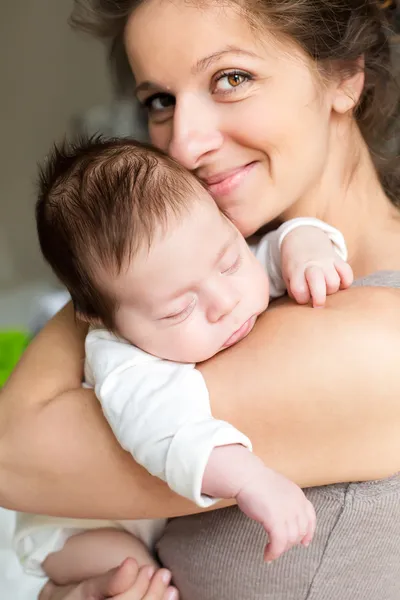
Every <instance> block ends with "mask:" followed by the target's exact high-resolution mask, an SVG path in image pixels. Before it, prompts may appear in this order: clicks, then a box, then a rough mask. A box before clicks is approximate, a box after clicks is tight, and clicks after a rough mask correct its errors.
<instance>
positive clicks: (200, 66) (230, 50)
mask: <svg viewBox="0 0 400 600" xmlns="http://www.w3.org/2000/svg"><path fill="white" fill-rule="evenodd" d="M225 54H236V55H238V56H249V57H251V58H259V56H257V54H255V53H254V52H251V51H250V50H243V49H242V48H239V47H236V46H228V47H227V48H224V50H218V51H217V52H213V53H212V54H210V55H209V56H205V57H204V58H201V59H200V60H198V61H197V62H196V64H195V65H194V67H193V68H192V74H193V75H198V74H199V73H201V72H203V71H205V70H206V69H208V68H209V67H210V66H211V65H213V64H214V63H215V62H217V61H218V60H219V59H220V58H221V57H222V56H225ZM159 89H160V86H159V85H157V84H156V83H154V82H152V81H143V82H142V83H140V84H139V85H138V86H136V88H135V94H139V93H140V92H151V91H153V90H154V91H155V90H159Z"/></svg>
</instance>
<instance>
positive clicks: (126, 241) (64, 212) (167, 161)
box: [36, 136, 201, 330]
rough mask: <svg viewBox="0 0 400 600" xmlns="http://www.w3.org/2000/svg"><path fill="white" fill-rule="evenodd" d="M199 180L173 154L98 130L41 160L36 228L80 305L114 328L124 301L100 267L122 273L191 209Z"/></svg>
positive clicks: (89, 316)
mask: <svg viewBox="0 0 400 600" xmlns="http://www.w3.org/2000/svg"><path fill="white" fill-rule="evenodd" d="M200 187H201V183H200V182H199V181H198V180H197V179H196V178H195V176H194V175H192V174H190V173H189V172H188V171H186V169H184V168H183V167H182V166H180V165H179V164H178V163H177V162H175V161H174V160H172V159H171V158H169V157H168V156H167V155H165V154H164V153H162V152H161V151H159V150H157V149H155V148H153V147H151V146H149V145H146V144H142V143H139V142H137V141H134V140H131V139H126V138H124V139H105V138H102V137H101V136H95V137H92V138H89V139H83V138H82V139H80V140H78V141H76V142H67V141H64V142H63V143H62V144H60V145H58V146H57V145H55V146H54V148H53V150H52V152H51V153H50V155H49V156H48V157H47V159H46V160H45V163H44V165H43V166H42V167H40V172H39V194H38V201H37V204H36V223H37V231H38V236H39V243H40V247H41V250H42V253H43V256H44V258H45V259H46V261H47V262H48V263H49V264H50V266H51V268H52V269H53V271H54V273H55V274H56V275H57V277H58V278H59V279H60V281H61V282H62V283H63V284H64V285H65V286H66V288H67V289H68V291H69V292H70V294H71V297H72V299H73V303H74V307H75V310H76V311H77V312H78V313H81V314H82V316H84V317H85V318H86V319H87V320H88V321H89V322H90V321H92V322H95V321H98V320H100V321H101V322H102V323H103V325H104V326H105V327H107V328H108V329H110V330H113V329H114V315H115V310H116V308H117V301H116V298H115V297H113V296H112V295H111V294H110V293H109V291H107V290H105V289H104V286H101V285H100V283H99V272H101V271H102V272H103V273H104V270H106V271H107V272H108V273H112V274H118V273H119V272H120V271H121V269H122V268H123V267H124V265H125V264H126V261H127V260H129V259H130V258H131V257H132V256H133V255H134V253H135V252H137V251H138V250H139V249H140V248H142V247H143V245H147V246H150V244H151V242H152V239H153V236H154V233H155V232H156V231H158V230H159V229H158V228H159V227H162V228H163V229H164V230H165V228H166V226H167V222H168V221H170V217H175V218H178V217H179V216H180V215H181V214H182V213H183V212H184V211H185V210H187V209H188V207H189V205H190V204H191V202H192V201H193V199H194V198H195V197H196V195H197V196H198V195H199V190H200Z"/></svg>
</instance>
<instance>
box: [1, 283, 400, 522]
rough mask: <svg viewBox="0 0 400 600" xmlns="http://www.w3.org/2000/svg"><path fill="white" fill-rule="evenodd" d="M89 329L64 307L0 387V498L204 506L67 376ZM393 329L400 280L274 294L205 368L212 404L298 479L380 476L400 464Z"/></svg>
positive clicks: (53, 506) (46, 507)
mask: <svg viewBox="0 0 400 600" xmlns="http://www.w3.org/2000/svg"><path fill="white" fill-rule="evenodd" d="M84 334H85V331H84V329H80V328H75V329H74V325H73V318H72V314H71V313H70V312H69V311H68V309H67V310H65V311H64V312H63V313H61V314H60V315H58V316H57V317H56V318H55V319H54V320H53V322H52V323H51V324H50V325H49V326H48V327H47V328H46V329H45V330H44V331H43V334H42V335H41V336H39V337H38V338H37V340H35V341H34V343H33V344H32V346H31V347H30V348H29V349H28V351H27V353H26V356H25V357H24V359H23V361H22V362H21V364H20V365H19V367H18V369H17V370H16V371H15V374H14V375H13V377H12V378H11V380H10V382H9V384H8V385H7V387H6V388H5V390H4V391H3V392H2V394H1V402H0V504H2V505H4V506H6V507H9V508H14V509H18V510H28V511H30V512H44V513H48V514H65V515H67V516H77V517H94V518H97V517H100V518H119V519H122V518H131V519H136V518H145V517H156V516H173V515H179V514H184V513H188V512H194V511H196V512H197V511H198V510H199V509H198V508H197V507H195V506H194V505H191V504H190V503H189V502H187V501H185V500H184V499H182V498H179V497H177V496H175V495H174V494H173V493H172V492H170V491H169V490H168V488H167V487H166V486H165V484H163V483H162V482H161V481H159V480H157V479H155V478H153V477H151V476H149V475H148V474H147V473H146V472H145V471H144V470H143V469H142V468H141V467H139V466H138V465H136V464H135V463H134V461H133V460H132V459H131V457H130V456H128V455H127V454H125V453H124V452H123V451H122V450H121V449H120V448H119V447H118V444H117V443H116V441H115V439H114V438H113V436H112V434H111V431H110V430H109V428H108V426H107V424H106V422H105V420H104V418H103V417H102V414H101V411H100V407H99V404H98V402H97V401H96V399H95V398H94V396H93V393H92V392H91V391H88V390H82V389H75V390H74V389H72V388H74V387H75V388H76V387H77V386H79V384H80V379H81V374H82V359H83V338H84ZM399 340H400V294H399V292H396V291H394V290H390V289H376V288H354V289H351V290H348V291H346V292H343V293H340V294H336V295H335V296H332V297H331V298H329V301H328V305H327V307H326V308H325V309H324V310H313V309H310V308H308V307H299V306H296V305H294V304H292V303H290V302H285V303H281V304H278V305H274V306H272V307H271V308H270V309H269V310H268V311H267V313H266V314H265V315H263V317H261V318H260V319H259V322H258V323H257V326H256V328H255V330H254V332H253V333H252V334H251V335H250V336H248V338H246V339H245V340H243V342H241V343H240V344H238V345H237V346H235V347H233V348H231V349H230V350H229V351H226V352H224V353H222V354H219V355H217V356H216V357H214V358H213V359H212V360H210V361H208V362H207V363H204V364H203V365H202V366H201V367H200V368H201V370H202V372H203V374H204V377H205V379H206V382H207V386H208V388H209V390H210V395H211V402H212V408H213V414H214V415H215V417H217V418H221V419H225V420H227V421H229V422H231V423H232V424H233V425H235V426H236V427H238V428H239V429H241V430H242V431H243V432H244V433H245V434H247V435H248V436H249V437H250V438H251V439H252V441H253V444H254V450H255V452H257V453H258V454H259V456H260V457H261V458H262V459H263V460H264V461H265V462H266V463H267V464H268V465H269V466H270V467H272V468H275V469H277V470H278V471H281V472H283V473H284V474H285V475H287V476H289V477H290V478H292V479H294V480H295V481H296V482H297V483H299V484H300V485H302V486H308V485H320V484H327V483H331V482H338V481H353V480H366V479H374V478H380V477H386V476H389V475H391V474H393V473H395V472H396V471H397V470H399V469H400V435H399V429H400V402H399V400H398V399H399V397H400V378H399V377H398V370H399V368H398V347H399ZM67 390H71V391H67ZM55 395H56V397H55V398H53V396H55ZM52 398H53V399H52ZM188 402H190V399H188Z"/></svg>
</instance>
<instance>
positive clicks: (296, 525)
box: [236, 467, 316, 562]
mask: <svg viewBox="0 0 400 600" xmlns="http://www.w3.org/2000/svg"><path fill="white" fill-rule="evenodd" d="M236 501H237V503H238V506H239V508H240V509H241V510H242V511H243V512H244V513H245V515H247V516H248V517H250V518H251V519H254V520H255V521H258V522H259V523H261V525H262V526H263V527H264V529H265V531H266V532H267V533H268V537H269V543H268V544H267V546H266V547H265V552H264V560H265V561H267V562H271V561H272V560H275V559H276V558H278V557H279V556H281V554H283V553H284V552H286V551H287V550H289V549H290V548H292V547H293V546H297V545H298V544H302V545H303V546H306V547H307V546H308V545H309V544H310V542H311V540H312V538H313V536H314V531H315V523H316V517H315V511H314V507H313V505H312V504H311V502H310V501H309V500H307V498H306V497H305V495H304V493H303V492H302V490H301V489H300V488H299V487H298V486H297V485H296V484H295V483H293V482H292V481H289V479H286V477H284V476H283V475H280V474H279V473H276V472H275V471H272V470H271V469H269V468H267V467H264V471H263V472H261V473H258V474H257V476H255V477H252V478H251V479H250V480H249V481H247V482H246V484H245V485H244V486H243V488H242V489H241V491H240V492H239V494H238V495H237V496H236Z"/></svg>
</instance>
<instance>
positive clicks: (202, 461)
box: [86, 331, 315, 560]
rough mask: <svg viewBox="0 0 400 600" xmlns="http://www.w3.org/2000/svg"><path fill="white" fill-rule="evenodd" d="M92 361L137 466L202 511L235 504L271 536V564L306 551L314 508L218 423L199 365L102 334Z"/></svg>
mask: <svg viewBox="0 0 400 600" xmlns="http://www.w3.org/2000/svg"><path fill="white" fill-rule="evenodd" d="M86 356H87V361H88V367H90V369H88V370H89V371H91V372H92V374H93V377H94V381H95V382H96V383H95V389H96V394H97V397H98V398H99V399H100V402H101V404H102V407H103V411H104V413H105V416H106V418H107V420H108V422H109V423H110V425H111V428H112V430H113V432H114V434H115V436H116V438H117V439H118V441H119V443H120V444H121V446H122V447H123V448H125V450H127V451H129V452H130V453H131V454H132V455H133V457H134V458H135V460H136V461H137V462H138V463H140V464H141V465H143V466H144V467H145V468H146V469H147V470H148V471H149V472H150V473H151V474H153V475H156V476H157V477H159V478H161V479H163V480H164V481H166V482H167V483H168V485H169V487H170V488H171V489H172V490H174V491H175V492H177V493H178V494H180V495H182V496H184V497H186V498H189V499H190V500H192V501H193V502H195V503H196V504H197V505H198V506H201V507H205V506H210V505H212V504H214V503H215V502H217V501H218V499H220V498H235V499H236V501H237V503H238V505H239V507H240V508H241V509H242V510H243V512H244V513H245V514H246V515H248V516H249V517H251V518H253V519H255V520H257V521H258V522H260V523H262V524H263V526H264V528H265V529H266V531H267V532H268V534H269V536H270V545H269V546H268V548H267V550H266V559H268V560H272V559H274V558H277V557H278V556H279V555H280V554H282V553H283V552H284V551H285V550H287V549H289V548H290V547H291V546H293V545H295V544H297V543H300V542H302V543H303V544H305V545H307V544H308V542H309V541H310V540H311V538H312V535H313V530H314V526H315V515H314V512H313V508H312V506H311V505H310V503H309V502H308V501H307V500H306V498H305V496H304V494H303V492H302V491H301V490H300V488H299V487H298V486H296V485H295V484H294V483H292V482H290V481H289V480H287V479H286V478H284V477H283V476H281V475H279V474H277V473H275V472H274V471H272V470H271V469H268V468H267V467H265V465H264V464H263V463H262V461H261V460H260V459H259V458H258V457H256V456H254V455H253V454H252V453H251V452H250V449H251V444H250V441H249V440H248V438H246V436H244V435H243V434H242V433H241V432H240V431H238V430H237V429H235V428H234V427H232V426H231V425H230V424H229V423H226V422H224V421H218V420H217V419H214V418H213V417H212V415H211V410H210V404H209V398H208V391H207V388H206V385H205V382H204V380H203V378H202V376H201V374H200V372H199V371H197V370H196V369H194V366H193V365H184V364H180V363H173V362H169V361H164V360H161V359H157V358H155V357H153V356H150V355H148V354H146V353H144V352H142V351H140V350H138V349H137V348H134V347H133V346H131V345H129V344H127V343H124V342H122V341H119V340H117V339H116V338H114V337H113V336H111V335H110V334H109V333H107V332H102V331H95V332H91V333H90V334H89V336H88V339H87V343H86ZM110 365H111V366H110Z"/></svg>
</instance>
